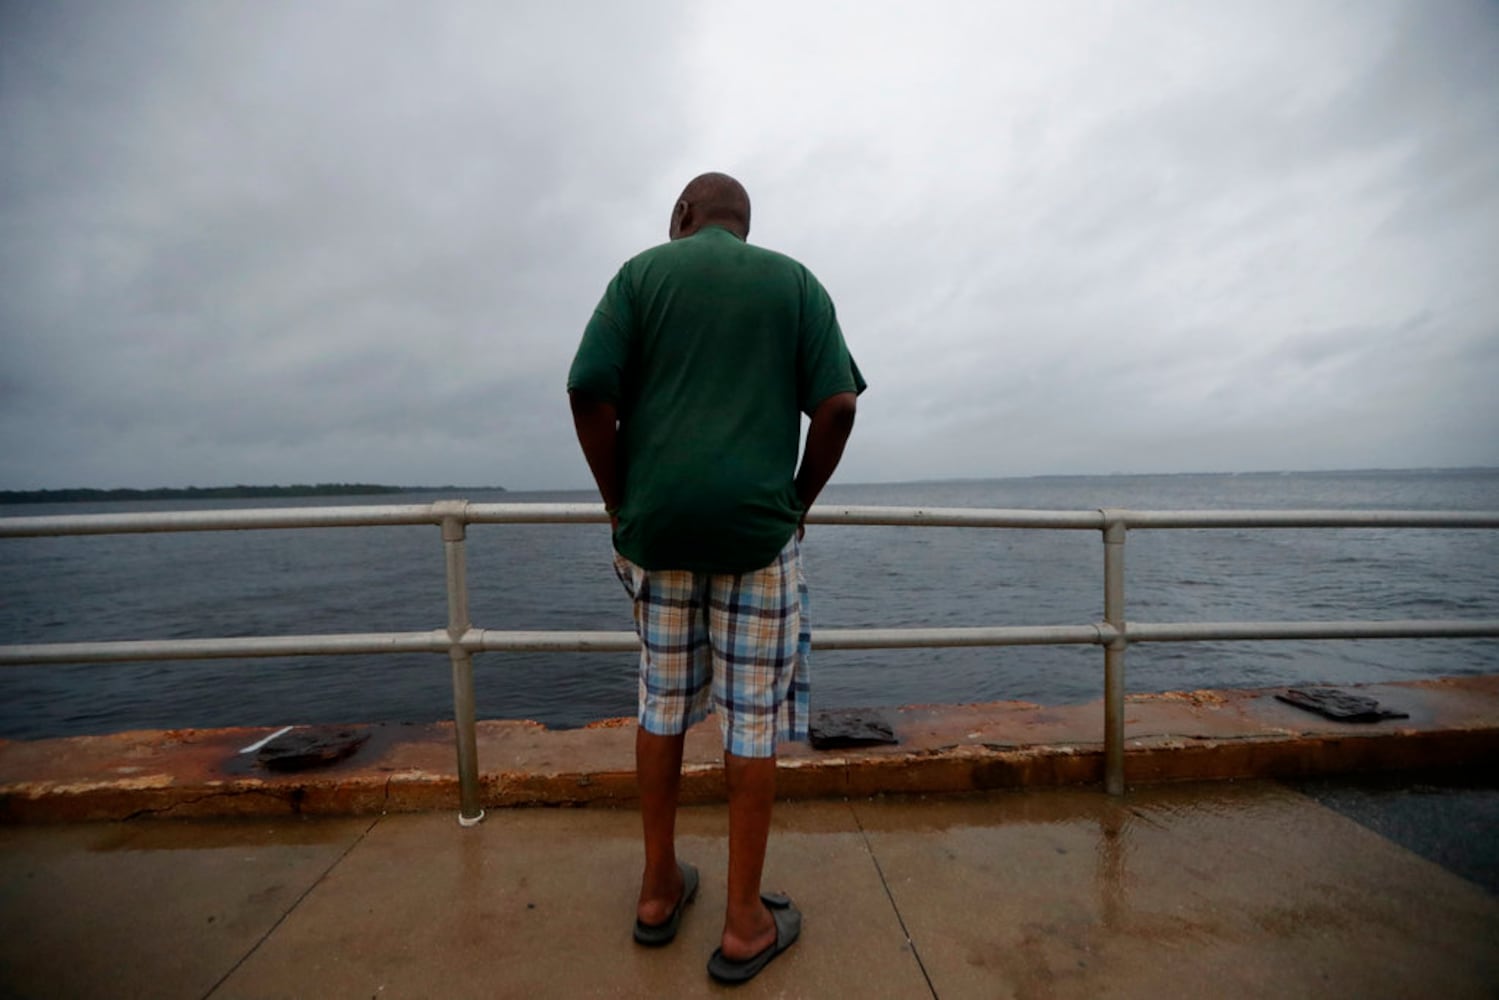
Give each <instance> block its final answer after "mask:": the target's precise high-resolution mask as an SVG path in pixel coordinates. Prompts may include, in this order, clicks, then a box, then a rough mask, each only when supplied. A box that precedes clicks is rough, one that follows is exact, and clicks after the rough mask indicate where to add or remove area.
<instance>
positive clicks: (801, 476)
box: [796, 392, 859, 537]
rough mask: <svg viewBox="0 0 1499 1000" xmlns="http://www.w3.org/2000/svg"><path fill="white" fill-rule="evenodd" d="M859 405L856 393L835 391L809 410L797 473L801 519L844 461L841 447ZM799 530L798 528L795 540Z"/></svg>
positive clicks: (850, 428)
mask: <svg viewBox="0 0 1499 1000" xmlns="http://www.w3.org/2000/svg"><path fill="white" fill-rule="evenodd" d="M858 404H859V396H858V393H853V392H837V393H834V394H833V395H831V396H829V397H828V398H827V399H824V400H823V401H822V402H821V403H818V404H817V408H816V409H814V410H813V411H812V422H811V424H810V425H809V426H808V427H807V444H806V447H805V448H804V449H803V451H802V464H801V468H800V469H798V470H797V472H796V497H797V499H798V500H800V501H801V505H802V517H803V518H804V519H805V518H806V512H807V510H808V509H809V508H811V506H812V503H813V501H815V500H816V499H817V495H818V494H819V493H821V492H822V488H823V487H824V486H826V485H827V484H828V480H829V479H832V478H833V470H835V469H837V468H838V462H839V460H840V459H842V458H843V446H844V445H846V444H847V443H848V436H849V434H850V433H851V432H852V431H853V429H854V413H855V411H856V410H857V409H858ZM802 531H803V529H801V528H798V529H797V536H798V537H800V536H801V533H802Z"/></svg>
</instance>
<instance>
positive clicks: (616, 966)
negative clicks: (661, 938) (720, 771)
mask: <svg viewBox="0 0 1499 1000" xmlns="http://www.w3.org/2000/svg"><path fill="white" fill-rule="evenodd" d="M1481 785H1482V794H1483V795H1485V796H1489V797H1490V798H1486V799H1485V800H1484V801H1485V802H1487V803H1489V804H1490V805H1491V804H1492V796H1493V795H1494V794H1495V793H1494V792H1493V789H1494V787H1495V786H1494V784H1493V783H1492V782H1490V781H1485V782H1483V783H1481ZM1334 791H1335V790H1334ZM1319 795H1320V796H1321V797H1322V798H1324V799H1327V798H1328V797H1329V796H1330V795H1332V792H1329V789H1328V787H1326V786H1324V787H1322V788H1320V789H1319ZM1332 797H1334V798H1335V797H1336V796H1335V795H1332ZM1446 804H1447V806H1448V807H1449V808H1451V807H1452V802H1451V801H1450V800H1449V801H1447V802H1446ZM1366 806H1367V803H1366ZM1403 808H1406V809H1407V811H1408V810H1409V808H1410V797H1409V796H1407V797H1406V801H1405V803H1404V806H1403ZM1485 808H1488V806H1485ZM1347 811H1348V810H1344V811H1343V812H1340V811H1337V810H1336V809H1334V808H1329V807H1328V806H1325V805H1323V804H1321V803H1320V802H1319V801H1317V800H1316V799H1314V798H1312V797H1310V796H1308V795H1304V794H1302V793H1301V792H1299V791H1297V790H1295V789H1294V788H1292V787H1290V786H1287V785H1284V784H1280V783H1277V782H1274V781H1267V780H1256V781H1246V782H1220V783H1214V784H1178V785H1163V786H1156V787H1150V788H1143V789H1138V790H1133V791H1131V792H1130V793H1129V794H1128V795H1127V796H1126V797H1124V798H1123V799H1110V798H1109V797H1107V796H1105V795H1103V794H1101V793H1099V792H1098V791H1096V790H1093V789H1087V790H1077V789H1043V790H1030V791H1004V792H987V793H982V794H974V795H967V796H961V797H910V798H898V797H892V798H874V799H849V800H843V801H795V802H784V803H781V804H780V805H778V807H777V816H776V828H775V832H774V835H773V837H772V841H771V848H770V856H769V859H768V863H767V876H766V885H767V888H779V889H784V890H785V891H787V892H789V893H790V894H791V895H792V896H793V897H794V898H795V899H796V901H797V903H798V904H799V905H800V907H801V909H802V910H803V913H804V914H805V927H804V931H803V936H802V940H801V941H800V942H799V943H798V944H797V945H796V946H795V947H794V948H793V949H792V950H791V951H790V952H788V953H787V954H786V955H784V956H782V957H781V958H780V959H778V960H777V961H776V962H775V963H773V964H772V965H771V966H770V968H769V969H768V970H766V972H765V973H763V974H762V975H761V976H760V978H759V979H757V980H756V981H755V982H754V983H752V984H750V985H749V986H747V987H744V988H741V989H739V990H737V991H733V992H736V993H737V994H738V995H740V996H746V997H893V998H904V997H913V998H919V997H933V996H935V997H942V998H944V1000H946V998H962V997H984V998H991V997H1016V998H1040V997H1057V998H1071V997H1078V998H1082V997H1088V998H1093V997H1205V996H1212V997H1264V996H1274V997H1318V998H1323V997H1341V996H1346V997H1368V998H1380V997H1417V996H1441V997H1444V998H1461V997H1492V996H1493V995H1494V994H1493V990H1494V986H1495V984H1499V896H1496V895H1494V894H1493V893H1492V892H1490V891H1486V890H1485V889H1484V888H1483V887H1481V886H1480V885H1479V884H1477V883H1475V882H1474V881H1471V880H1469V879H1468V878H1464V877H1462V876H1460V875H1458V874H1455V873H1454V872H1452V871H1450V870H1449V869H1448V868H1445V867H1443V866H1442V865H1441V864H1438V863H1436V862H1434V861H1431V860H1427V858H1426V857H1422V856H1421V855H1420V854H1418V853H1415V851H1413V850H1412V849H1409V848H1407V847H1405V846H1401V845H1399V844H1397V843H1395V842H1394V841H1392V840H1389V839H1386V837H1384V836H1381V835H1380V834H1379V833H1376V832H1375V831H1374V830H1373V829H1371V828H1370V826H1368V825H1365V823H1362V822H1359V821H1358V820H1357V819H1356V818H1350V815H1345V812H1347ZM1416 826H1417V827H1418V828H1424V827H1422V824H1420V823H1417V824H1416ZM1459 826H1460V824H1459ZM725 829H726V817H725V814H724V809H723V807H722V806H718V805H702V806H693V807H688V808H686V809H684V811H683V815H682V819H681V823H680V829H679V835H680V852H681V855H682V856H683V857H684V858H686V859H688V860H692V861H694V862H695V863H697V864H698V865H699V866H700V868H701V869H702V872H703V886H702V890H701V892H700V895H699V898H698V900H697V902H696V903H695V904H694V906H693V907H692V908H691V909H690V910H689V911H688V912H687V915H686V919H685V921H684V925H683V930H682V933H681V935H680V936H679V938H678V940H677V941H676V942H675V943H674V944H673V945H671V946H670V947H668V948H665V949H661V950H647V949H642V948H639V947H637V946H635V945H634V944H633V942H632V941H631V940H630V933H629V932H630V922H631V918H632V913H633V900H634V895H635V891H636V883H635V877H636V874H637V870H638V865H639V845H638V839H637V817H636V815H635V813H634V812H632V811H630V810H616V809H600V808H587V809H575V808H561V809H508V810H494V811H491V812H490V814H489V816H488V818H487V819H486V820H485V821H484V823H482V824H481V825H479V826H478V827H475V828H473V829H461V828H460V827H459V826H458V824H457V823H456V821H455V814H454V813H453V812H452V811H451V810H449V811H443V812H437V813H406V814H388V815H377V816H362V817H341V818H298V817H290V816H277V817H260V818H252V819H234V820H151V821H132V822H101V823H85V824H71V825H60V826H59V825H54V826H3V827H0V994H3V995H5V996H9V997H23V998H31V997H36V998H42V997H47V998H53V997H78V998H92V997H109V998H126V997H149V998H160V1000H171V998H179V997H181V998H204V997H211V998H215V1000H225V998H262V997H263V998H271V997H310V998H320V1000H321V998H344V997H347V998H360V1000H365V998H370V997H379V998H392V997H434V998H436V997H441V998H467V997H577V996H599V997H657V996H707V995H716V994H719V993H721V992H726V991H725V990H724V988H721V987H718V986H716V985H714V984H713V983H711V982H710V981H709V980H708V978H707V975H706V972H705V971H704V964H705V962H706V960H707V957H708V955H709V953H710V952H711V950H712V948H713V947H714V945H715V944H716V941H717V934H718V930H719V927H720V921H721V908H722V905H723V873H724V868H725V854H726V846H727V845H726V838H725ZM1415 846H1417V848H1418V849H1419V845H1415ZM1423 853H1428V854H1429V855H1430V856H1440V855H1439V853H1438V854H1431V852H1423Z"/></svg>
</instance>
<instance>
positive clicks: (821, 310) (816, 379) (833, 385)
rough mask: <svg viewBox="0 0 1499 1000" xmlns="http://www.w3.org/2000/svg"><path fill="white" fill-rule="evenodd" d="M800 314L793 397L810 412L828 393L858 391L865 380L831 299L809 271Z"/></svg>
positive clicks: (799, 405)
mask: <svg viewBox="0 0 1499 1000" xmlns="http://www.w3.org/2000/svg"><path fill="white" fill-rule="evenodd" d="M801 315H802V328H801V339H800V341H799V343H798V346H797V352H796V363H797V372H796V396H797V406H798V408H800V409H801V411H802V412H803V413H806V414H808V415H811V413H812V411H813V410H815V409H817V404H819V403H821V402H822V401H823V400H825V399H827V398H828V397H829V396H832V395H836V394H837V393H840V392H853V393H861V392H863V391H864V389H865V387H866V383H865V381H864V376H863V374H862V373H860V371H859V366H858V365H857V364H855V363H854V359H853V356H852V355H850V354H849V352H848V345H847V344H845V343H844V342H843V330H842V329H840V328H839V326H838V313H837V310H836V309H834V308H833V300H832V298H831V297H830V296H829V295H828V293H827V290H826V289H824V288H823V287H822V283H821V282H819V281H818V280H817V279H816V278H815V277H813V276H812V274H811V273H810V272H808V273H807V274H806V286H805V292H804V294H803V301H802V310H801Z"/></svg>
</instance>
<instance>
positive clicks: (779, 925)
mask: <svg viewBox="0 0 1499 1000" xmlns="http://www.w3.org/2000/svg"><path fill="white" fill-rule="evenodd" d="M760 901H761V902H762V903H764V904H765V905H766V907H767V908H768V909H769V910H770V916H771V919H773V920H774V921H775V922H776V939H775V943H774V944H771V945H769V946H768V947H766V949H765V950H764V951H762V952H760V953H759V954H758V955H752V956H751V957H749V958H746V959H744V960H742V961H735V960H734V959H732V958H724V955H723V949H722V948H717V949H715V950H714V952H713V957H712V958H710V959H708V975H710V976H712V977H713V978H714V979H716V980H718V981H719V982H720V983H729V984H730V985H733V984H737V983H747V982H749V981H750V980H751V979H754V978H755V977H756V976H757V975H759V974H760V970H761V969H763V968H765V967H766V966H767V965H769V964H770V961H771V959H773V958H775V957H776V956H777V955H779V954H780V953H781V952H783V951H785V950H786V949H787V948H790V947H791V946H792V944H794V943H795V942H796V939H797V938H798V937H799V936H800V935H801V932H802V914H801V911H800V910H798V909H797V908H796V907H795V906H792V905H791V899H790V897H788V896H782V895H781V894H780V893H776V892H767V893H763V894H762V895H761V896H760Z"/></svg>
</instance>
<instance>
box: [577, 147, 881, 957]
mask: <svg viewBox="0 0 1499 1000" xmlns="http://www.w3.org/2000/svg"><path fill="white" fill-rule="evenodd" d="M749 224H750V203H749V195H748V194H747V193H746V192H745V190H744V188H743V186H742V185H740V183H739V182H738V181H736V180H734V179H733V178H732V177H729V176H727V175H725V174H719V173H709V174H703V175H702V176H700V177H697V178H695V179H693V180H692V181H691V182H690V183H689V184H688V185H687V187H686V188H685V189H684V190H683V191H682V195H681V197H680V198H678V199H677V202H676V204H675V206H673V208H672V213H671V223H670V226H669V228H668V235H669V236H670V237H671V239H670V242H668V243H664V244H661V245H660V246H657V247H654V248H652V249H650V250H647V251H645V252H644V253H641V254H639V255H638V256H636V257H634V258H632V259H631V260H629V261H627V262H626V263H625V264H624V266H623V267H621V268H620V270H619V272H618V274H616V275H615V277H614V280H613V281H611V282H610V284H609V286H608V288H607V289H606V290H605V292H604V296H603V299H602V300H601V301H600V302H599V305H598V308H597V309H596V310H595V311H594V314H593V318H592V319H591V320H590V321H589V323H588V326H587V328H586V330H585V331H584V333H583V340H582V343H581V345H580V346H579V348H578V353H577V356H576V357H575V358H574V360H573V364H572V369H571V371H570V372H569V373H568V380H567V388H568V395H569V398H570V400H571V404H572V412H573V422H574V425H575V427H576V429H577V433H578V442H579V444H580V445H581V446H582V448H583V454H584V457H585V458H586V459H587V461H588V466H589V469H590V470H591V471H592V472H593V476H594V479H595V481H596V482H597V483H598V488H599V493H600V494H602V496H603V499H604V507H605V509H606V510H608V512H609V517H610V523H611V525H612V527H613V536H614V546H615V569H616V572H617V573H618V574H619V577H620V580H621V582H622V583H624V585H625V589H626V590H627V591H628V592H629V594H630V596H631V599H632V601H633V603H634V617H635V627H636V631H637V632H638V633H639V634H640V638H641V653H640V716H639V728H638V729H637V731H636V738H635V757H636V772H637V779H638V782H639V787H640V808H641V821H642V826H643V830H644V835H645V868H644V872H643V874H642V878H641V886H640V898H639V901H638V903H637V905H636V922H635V939H636V940H637V941H639V942H641V943H642V944H666V943H667V942H669V941H670V940H672V938H673V937H674V936H675V935H676V931H677V926H678V923H679V922H680V920H681V917H682V910H683V908H684V907H685V906H686V905H687V904H688V903H690V902H691V901H692V898H693V895H694V893H695V892H696V890H697V882H698V874H697V870H696V869H695V868H693V867H692V866H691V865H688V864H685V863H682V864H679V863H678V861H677V858H676V847H675V829H676V812H677V800H678V791H679V789H680V782H681V770H682V747H683V739H684V736H685V734H686V732H687V729H688V727H689V726H691V725H692V724H694V723H696V722H698V721H700V720H701V719H703V718H706V717H707V714H708V710H709V705H710V703H711V705H712V707H713V708H714V709H715V710H716V711H717V713H718V716H719V727H720V731H721V732H722V734H723V740H724V772H725V775H726V778H727V782H728V792H729V871H728V901H727V906H726V910H725V914H724V926H723V936H722V940H721V943H720V947H719V949H718V950H717V951H715V952H714V954H713V957H712V959H711V960H710V961H709V963H708V971H709V972H710V973H711V974H712V975H713V976H714V978H716V979H719V980H721V981H725V982H743V981H746V980H748V979H750V978H751V977H753V976H754V975H755V974H756V973H758V972H759V971H760V969H762V968H764V966H765V965H766V964H767V963H768V962H769V961H770V960H771V959H773V958H774V957H775V956H776V955H778V954H780V953H781V952H782V951H784V950H785V949H786V948H787V947H789V946H790V945H791V943H792V942H793V941H795V940H796V937H797V935H798V934H799V933H800V929H801V915H800V913H799V912H798V911H797V910H796V908H795V906H793V905H792V904H791V901H790V900H789V899H787V898H786V897H784V896H777V895H771V894H767V895H763V896H762V895H761V891H760V877H761V871H762V869H763V867H764V862H765V845H766V840H767V839H768V837H769V833H770V815H771V808H772V805H773V803H774V800H775V769H776V757H775V748H776V742H777V740H787V739H805V738H806V726H807V683H806V671H807V662H806V660H807V650H808V646H809V642H808V630H809V626H808V624H807V621H806V589H805V584H804V582H803V580H802V572H801V553H800V540H801V536H802V533H803V520H804V518H805V516H806V512H807V509H808V508H809V507H811V506H812V502H813V501H814V500H816V498H817V495H818V493H819V492H821V490H822V488H823V486H824V485H825V484H826V483H827V481H828V479H829V478H830V477H831V476H832V474H833V470H834V468H836V467H837V465H838V461H839V459H840V458H841V457H842V455H843V446H844V443H845V442H846V441H847V440H848V435H849V432H850V431H851V430H852V429H853V423H854V410H855V402H856V399H857V397H858V394H859V393H860V392H862V391H863V390H864V379H863V376H862V375H861V374H860V373H859V369H858V367H857V366H856V365H855V364H854V362H853V359H852V358H851V357H850V356H849V353H848V349H847V347H846V346H845V344H844V342H843V334H842V332H841V331H840V329H839V327H838V320H837V317H836V315H835V313H834V310H833V303H832V300H831V299H829V297H828V294H827V292H826V291H824V290H823V288H822V286H821V285H820V284H819V283H818V281H817V279H816V278H814V277H813V276H812V274H811V272H809V271H808V270H807V269H806V268H805V267H803V266H802V265H800V264H798V263H797V262H796V261H794V260H792V259H791V258H789V257H786V256H783V255H781V254H777V253H774V252H771V251H769V250H764V249H760V248H757V247H752V246H749V245H748V244H747V243H746V242H745V240H746V239H747V237H748V236H749ZM803 413H805V414H807V415H808V416H809V417H810V418H811V423H810V425H809V427H808V430H807V440H806V446H805V450H804V451H803V454H802V458H801V465H800V468H797V446H798V441H799V436H800V431H801V415H802V414H803Z"/></svg>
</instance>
